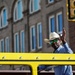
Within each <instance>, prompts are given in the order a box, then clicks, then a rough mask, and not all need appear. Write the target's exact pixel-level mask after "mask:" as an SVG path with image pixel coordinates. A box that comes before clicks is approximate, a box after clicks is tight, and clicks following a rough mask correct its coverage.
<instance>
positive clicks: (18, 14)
mask: <svg viewBox="0 0 75 75" xmlns="http://www.w3.org/2000/svg"><path fill="white" fill-rule="evenodd" d="M22 11H23V7H22V0H18V1H17V2H16V3H15V7H14V13H13V14H14V15H13V16H14V21H17V20H20V19H21V18H22V17H23V14H22Z"/></svg>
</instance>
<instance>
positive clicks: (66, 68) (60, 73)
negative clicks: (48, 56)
mask: <svg viewBox="0 0 75 75" xmlns="http://www.w3.org/2000/svg"><path fill="white" fill-rule="evenodd" d="M55 53H70V54H72V53H73V51H72V50H71V49H70V48H69V46H68V44H67V43H65V44H64V45H63V46H62V45H61V46H60V47H59V48H58V49H57V50H55ZM54 71H55V75H73V73H72V66H71V65H61V66H56V67H54Z"/></svg>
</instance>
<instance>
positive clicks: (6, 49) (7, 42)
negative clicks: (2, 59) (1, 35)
mask: <svg viewBox="0 0 75 75" xmlns="http://www.w3.org/2000/svg"><path fill="white" fill-rule="evenodd" d="M9 45H10V44H9V37H6V38H5V51H6V52H9V51H10V46H9Z"/></svg>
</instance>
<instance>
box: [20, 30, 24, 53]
mask: <svg viewBox="0 0 75 75" xmlns="http://www.w3.org/2000/svg"><path fill="white" fill-rule="evenodd" d="M22 33H24V30H22V31H21V32H20V47H21V52H25V33H24V39H23V40H24V50H22V44H21V42H22Z"/></svg>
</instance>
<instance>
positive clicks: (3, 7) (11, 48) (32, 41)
mask: <svg viewBox="0 0 75 75" xmlns="http://www.w3.org/2000/svg"><path fill="white" fill-rule="evenodd" d="M63 27H64V28H65V29H66V31H67V33H66V34H67V42H68V43H69V45H70V46H71V48H72V50H73V51H75V50H74V49H75V46H74V43H75V38H74V36H75V33H74V32H75V31H74V29H75V26H74V22H70V21H68V19H67V7H66V0H0V52H16V53H27V52H28V53H30V52H31V53H32V52H34V53H35V52H42V53H44V52H46V53H47V52H53V49H52V48H51V47H50V46H49V45H48V44H46V43H45V42H44V38H49V34H50V33H51V32H53V31H55V32H57V33H59V34H60V33H61V32H62V29H63ZM71 39H72V40H71ZM0 67H1V68H0V69H14V70H16V69H24V66H23V65H22V66H20V65H19V66H16V65H15V66H13V65H9V66H8V65H1V66H0Z"/></svg>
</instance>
